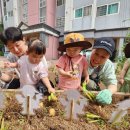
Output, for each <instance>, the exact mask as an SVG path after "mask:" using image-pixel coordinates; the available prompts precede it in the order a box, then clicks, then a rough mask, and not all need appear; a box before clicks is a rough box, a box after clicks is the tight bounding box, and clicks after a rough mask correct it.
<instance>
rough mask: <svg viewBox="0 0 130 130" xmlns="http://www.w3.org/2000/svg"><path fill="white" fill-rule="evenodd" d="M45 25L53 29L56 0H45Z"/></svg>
mask: <svg viewBox="0 0 130 130" xmlns="http://www.w3.org/2000/svg"><path fill="white" fill-rule="evenodd" d="M46 12H47V14H46V15H47V17H46V21H47V25H49V26H51V27H55V15H56V0H47V11H46Z"/></svg>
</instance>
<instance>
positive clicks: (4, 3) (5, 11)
mask: <svg viewBox="0 0 130 130" xmlns="http://www.w3.org/2000/svg"><path fill="white" fill-rule="evenodd" d="M3 6H4V15H7V10H6V2H5V1H4V2H3Z"/></svg>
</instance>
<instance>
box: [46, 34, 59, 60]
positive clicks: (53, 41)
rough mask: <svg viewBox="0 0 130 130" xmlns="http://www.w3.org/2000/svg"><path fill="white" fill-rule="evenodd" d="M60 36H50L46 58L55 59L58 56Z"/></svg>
mask: <svg viewBox="0 0 130 130" xmlns="http://www.w3.org/2000/svg"><path fill="white" fill-rule="evenodd" d="M58 41H59V40H58V38H56V37H54V36H49V47H47V48H46V49H47V50H46V55H45V56H46V59H48V60H54V59H57V58H58V51H57V48H58V46H59V42H58Z"/></svg>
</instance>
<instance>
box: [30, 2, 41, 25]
mask: <svg viewBox="0 0 130 130" xmlns="http://www.w3.org/2000/svg"><path fill="white" fill-rule="evenodd" d="M38 1H39V0H33V1H32V0H28V25H34V24H38V23H39V2H38Z"/></svg>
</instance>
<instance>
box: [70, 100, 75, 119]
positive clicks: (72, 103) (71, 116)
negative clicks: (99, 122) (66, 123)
mask: <svg viewBox="0 0 130 130" xmlns="http://www.w3.org/2000/svg"><path fill="white" fill-rule="evenodd" d="M73 113H74V99H72V100H71V103H70V120H71V121H72V120H73Z"/></svg>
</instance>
